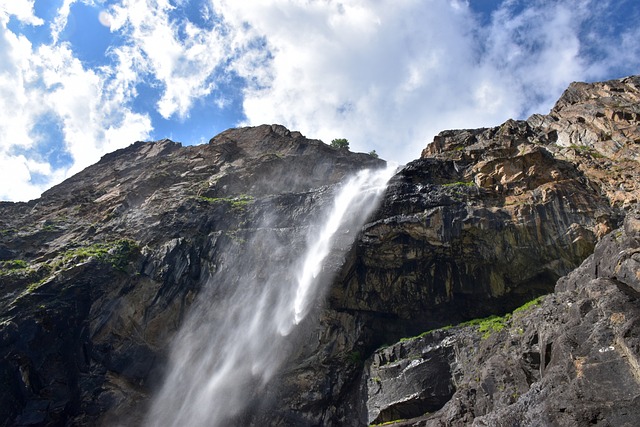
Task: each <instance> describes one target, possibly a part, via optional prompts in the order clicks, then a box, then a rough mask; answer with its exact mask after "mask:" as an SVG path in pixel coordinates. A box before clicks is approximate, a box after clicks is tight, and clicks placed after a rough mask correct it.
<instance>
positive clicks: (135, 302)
mask: <svg viewBox="0 0 640 427" xmlns="http://www.w3.org/2000/svg"><path fill="white" fill-rule="evenodd" d="M639 93H640V78H639V77H629V78H625V79H621V80H615V81H610V82H603V83H594V84H582V83H576V84H573V85H572V86H571V87H570V88H569V89H568V90H567V91H566V92H565V94H564V95H563V96H562V97H561V99H560V100H559V101H558V103H557V104H556V106H555V107H554V108H553V110H552V111H551V112H550V114H548V115H544V116H543V115H534V116H532V117H530V118H529V119H528V120H526V121H515V120H510V121H507V122H506V123H504V124H503V125H502V126H499V127H495V128H486V129H476V130H459V131H445V132H443V133H441V134H440V135H438V136H437V137H436V138H435V140H434V141H433V143H431V144H430V145H429V146H428V147H427V148H426V149H425V151H424V152H423V155H422V157H421V158H420V159H417V160H415V161H414V162H411V163H410V164H408V165H407V166H406V167H404V168H403V169H402V170H401V171H400V172H398V174H397V175H396V176H395V177H394V178H392V180H391V182H390V185H389V188H388V190H387V194H386V196H385V198H384V200H383V202H382V204H381V206H380V208H379V209H378V210H377V211H376V213H375V214H374V216H373V217H372V218H371V220H370V221H369V223H368V224H367V225H365V227H364V228H363V230H360V231H357V230H355V231H354V232H359V233H360V237H359V238H358V240H357V242H356V244H355V245H354V246H353V247H352V248H351V250H350V251H349V252H348V254H347V256H346V257H345V258H344V259H343V258H340V257H330V259H329V263H328V266H327V269H328V270H332V271H333V270H336V271H339V274H338V276H337V278H336V279H335V280H334V282H333V286H332V287H331V290H330V293H329V295H328V296H327V301H326V304H325V305H324V306H322V307H320V306H319V307H317V308H316V309H315V311H313V312H312V313H311V315H310V316H309V319H308V321H306V322H305V323H304V324H303V325H302V326H301V332H300V335H299V337H298V338H296V339H297V341H296V351H295V352H294V354H293V355H292V356H291V358H290V360H288V361H287V363H286V369H285V371H284V372H283V373H282V375H281V378H279V381H277V382H275V383H274V384H273V385H269V386H267V387H266V388H265V389H263V390H261V397H260V399H255V401H252V402H250V406H249V410H248V411H247V413H246V414H242V415H241V416H240V417H239V418H238V421H237V425H281V426H291V425H327V426H330V425H334V426H361V425H368V424H370V423H387V422H392V421H397V420H399V419H404V421H397V422H396V423H395V425H429V426H431V425H434V426H435V425H471V424H474V425H479V426H481V425H539V424H540V423H543V424H549V425H584V424H588V423H593V424H595V425H638V424H640V422H639V420H637V418H634V417H636V415H635V412H634V410H633V408H634V405H637V396H638V395H640V393H639V392H638V389H637V387H638V385H637V384H638V378H640V376H639V374H638V372H639V371H640V370H639V368H638V366H640V364H639V362H638V348H640V347H639V345H638V343H637V342H636V341H637V337H638V331H637V330H636V329H637V318H638V315H639V313H638V312H637V310H638V302H637V299H636V298H637V296H638V295H639V294H640V282H639V281H638V263H639V262H640V258H638V224H639V223H640V219H638V214H637V211H635V210H633V208H634V206H635V205H636V203H637V201H638V198H637V191H638V189H637V185H638V184H637V183H638V182H640V181H639V180H638V178H639V177H638V171H639V169H638V166H637V163H638V149H639V147H640V130H639V129H638V126H639V115H638V113H639V112H640V111H639V110H638V108H640V107H638V99H639V97H640V95H639ZM383 165H384V162H383V161H381V160H378V159H375V158H372V157H370V156H368V155H366V154H357V153H349V152H348V151H346V150H336V149H332V148H330V147H328V146H326V145H325V144H323V143H322V142H320V141H317V140H310V139H307V138H305V137H304V136H302V135H301V134H300V133H299V132H291V131H289V130H287V129H286V128H284V127H282V126H278V125H273V126H267V125H265V126H259V127H255V128H242V129H231V130H228V131H226V132H223V133H222V134H220V135H218V136H216V137H215V138H213V139H212V140H211V141H210V143H209V144H207V145H202V146H191V147H182V146H181V145H180V144H177V143H175V142H172V141H169V140H163V141H157V142H153V143H142V142H138V143H135V144H133V145H132V146H130V147H128V148H126V149H123V150H118V151H116V152H114V153H111V154H109V155H107V156H105V157H104V158H103V159H102V160H101V161H100V162H99V163H97V164H96V165H93V166H91V167H89V168H87V169H86V170H84V171H82V172H80V173H79V174H77V175H75V176H74V177H72V178H70V179H68V180H66V181H65V182H64V183H62V184H60V185H59V186H56V187H54V188H52V189H51V190H49V191H47V192H46V193H45V194H43V196H42V197H41V198H40V199H38V200H34V201H31V202H28V203H0V262H1V263H2V264H1V266H2V269H1V270H0V289H1V292H0V316H1V318H0V381H2V384H4V385H5V388H4V390H3V392H2V393H0V425H5V426H9V425H20V426H26V425H32V426H37V425H47V426H53V425H117V424H123V425H127V424H128V425H138V424H139V423H140V417H142V415H143V414H144V411H145V408H146V404H147V401H148V398H149V395H150V393H151V392H152V391H153V390H155V389H157V386H158V382H159V381H160V380H161V378H162V370H163V367H164V366H165V358H166V357H167V349H168V345H169V342H170V340H171V337H172V336H173V335H174V333H175V331H176V330H177V329H178V327H179V326H180V323H181V321H182V320H183V318H184V314H185V312H186V311H187V310H188V308H189V306H190V305H191V304H192V302H193V301H194V299H195V298H196V296H197V295H198V293H199V291H200V289H201V287H202V285H203V284H204V283H206V282H207V281H208V280H210V279H211V277H213V275H214V273H216V272H220V271H225V268H226V269H228V265H229V263H227V262H226V261H227V260H228V258H226V257H231V258H233V257H243V256H249V254H251V253H254V254H256V255H259V253H260V251H261V250H264V251H267V250H269V248H259V247H252V246H251V236H252V235H254V234H255V233H267V234H269V235H272V236H276V237H277V238H278V239H282V241H284V242H288V243H289V244H290V245H291V247H293V248H296V247H302V245H303V244H304V242H302V241H298V240H296V239H293V238H292V237H291V236H292V235H294V233H292V232H291V231H292V230H298V229H299V228H300V227H304V226H305V225H304V224H306V223H307V220H308V219H310V218H317V217H318V216H319V215H321V212H322V210H321V209H320V207H322V206H323V205H326V204H327V203H329V200H330V199H331V197H332V194H333V191H334V189H335V185H336V184H337V183H338V182H340V180H342V179H343V178H344V177H345V176H347V175H348V174H350V173H353V172H355V171H357V170H359V169H362V168H367V167H382V166H383ZM629 212H631V213H629ZM623 219H624V221H625V222H624V225H623V226H622V228H618V227H620V226H621V225H622V221H623ZM297 234H298V235H300V233H297ZM274 238H275V237H274ZM594 249H595V251H594ZM223 254H224V256H223ZM585 259H586V260H587V261H585V262H584V263H583V261H584V260H585ZM581 263H583V264H582V266H580V265H581ZM578 266H580V267H579V268H578V269H576V267H578ZM574 269H576V270H574ZM559 279H560V280H559ZM554 290H555V292H554ZM549 293H551V294H550V295H548V296H547V297H545V298H544V300H542V301H541V302H539V303H537V304H532V305H531V306H529V307H526V308H525V309H522V310H518V311H516V312H513V314H511V315H509V316H506V317H496V318H493V319H491V320H484V321H474V320H472V319H476V318H483V317H486V316H489V315H496V316H505V314H507V313H511V312H512V311H513V310H514V309H516V308H517V307H519V306H521V305H522V304H523V303H525V302H527V301H530V300H532V299H533V298H535V297H537V296H540V295H544V294H549ZM224 294H225V289H219V293H218V294H217V295H219V296H220V297H221V298H222V297H224ZM470 321H471V323H467V324H466V325H465V324H464V323H463V322H470ZM447 325H452V327H450V328H447V329H439V330H437V331H435V332H431V333H427V334H423V335H422V336H420V337H417V338H414V339H407V340H402V341H400V338H401V337H406V336H413V335H418V334H420V333H422V332H423V331H426V330H430V329H437V328H442V327H443V326H447ZM382 345H387V347H386V348H383V349H380V350H376V349H378V348H379V347H380V346H382ZM636 412H637V411H636ZM536 423H537V424H536Z"/></svg>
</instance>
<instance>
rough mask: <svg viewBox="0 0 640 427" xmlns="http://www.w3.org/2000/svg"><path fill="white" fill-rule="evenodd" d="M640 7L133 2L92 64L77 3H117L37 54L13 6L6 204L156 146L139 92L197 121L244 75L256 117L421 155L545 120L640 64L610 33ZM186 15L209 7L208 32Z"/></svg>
mask: <svg viewBox="0 0 640 427" xmlns="http://www.w3.org/2000/svg"><path fill="white" fill-rule="evenodd" d="M632 1H635V0H622V2H618V3H616V2H613V1H612V0H609V1H606V0H601V1H595V0H585V1H582V2H573V1H570V0H532V1H527V2H525V1H523V0H522V1H520V0H518V1H516V0H505V1H504V2H503V3H502V5H501V6H500V7H499V8H498V9H497V10H496V11H495V12H494V13H493V16H492V18H491V20H490V23H489V25H486V26H484V27H483V26H481V20H480V19H479V18H478V16H476V15H474V14H473V12H472V11H471V9H470V7H469V4H470V3H469V2H467V1H462V0H430V1H428V2H425V1H424V0H405V1H402V2H397V1H392V0H376V1H369V0H343V1H337V0H260V1H257V0H251V1H235V0H200V1H199V2H196V1H186V0H184V1H183V0H180V1H169V0H119V1H115V2H109V3H110V6H108V8H106V9H103V10H102V11H101V13H100V17H101V18H100V19H101V21H100V22H101V23H102V25H104V26H107V27H108V28H109V29H110V31H111V32H113V33H117V35H118V37H117V40H118V41H120V42H121V41H123V40H124V42H122V43H120V44H119V45H116V46H111V47H110V48H109V50H108V53H107V54H108V56H109V59H110V60H111V61H110V62H109V65H104V66H100V67H97V68H93V69H92V68H89V67H88V65H87V64H85V63H82V62H81V61H80V60H79V59H78V57H77V56H76V54H75V53H74V50H73V46H71V45H69V44H67V43H63V42H59V40H58V35H59V34H61V32H62V31H63V30H64V28H65V25H66V22H67V19H68V18H69V16H70V13H73V7H72V5H73V4H74V3H76V2H82V3H84V4H86V5H92V6H94V7H98V6H100V7H103V6H104V7H107V6H106V4H107V2H104V1H101V0H63V1H62V2H61V6H60V7H59V9H58V11H57V14H56V17H55V18H54V19H53V21H52V22H48V23H47V24H48V25H49V28H48V30H49V31H50V34H51V36H52V40H53V41H52V42H50V44H40V45H36V46H35V47H34V46H32V45H31V43H30V42H29V40H28V39H27V38H26V37H25V36H23V35H19V34H14V33H13V32H12V30H10V29H9V28H8V23H9V20H10V19H17V20H19V21H21V22H22V23H23V24H28V25H42V24H43V23H44V22H43V20H42V19H40V18H39V17H37V16H36V15H35V12H34V2H33V1H29V0H0V164H2V165H7V164H8V163H9V162H11V161H13V162H15V165H14V167H15V173H12V174H11V175H12V178H11V182H7V183H6V184H4V183H3V185H6V187H7V188H8V187H11V188H12V190H6V189H0V198H11V199H16V198H20V199H24V198H26V197H32V195H33V194H36V193H37V192H39V191H40V190H42V189H44V188H46V187H48V186H50V185H52V184H53V183H55V182H58V181H59V180H60V179H62V178H63V177H65V176H68V174H70V173H73V172H76V171H78V170H80V169H82V168H84V167H86V166H87V165H89V164H90V163H92V162H95V161H96V160H97V159H98V158H99V156H101V155H103V154H104V153H106V152H108V151H112V150H114V149H116V148H119V147H122V146H125V145H128V144H129V143H131V142H133V141H134V140H138V139H146V138H148V136H149V134H150V132H151V130H152V123H151V119H150V116H149V115H148V114H146V113H139V112H135V111H133V109H132V104H133V102H134V100H135V99H136V98H137V97H138V87H139V86H140V85H145V86H147V87H151V88H152V91H157V92H156V93H159V95H158V98H157V99H155V100H153V102H155V103H156V104H155V107H156V110H157V112H158V113H159V114H160V115H161V116H162V117H163V118H165V119H178V120H180V121H186V120H188V119H189V114H190V112H191V111H192V109H193V108H194V107H195V106H197V107H198V108H202V105H203V103H202V102H199V101H201V100H202V99H204V98H207V99H209V100H211V101H212V103H213V104H214V105H217V108H220V109H222V108H225V107H226V106H229V105H232V103H234V102H235V100H237V95H234V94H228V93H221V92H220V89H219V87H218V85H221V86H224V84H226V83H228V82H229V81H230V80H229V79H231V78H232V77H230V76H232V75H233V73H235V75H238V76H240V77H241V78H243V79H244V80H245V83H246V86H245V87H244V88H243V92H242V96H243V108H244V113H245V115H246V124H261V123H282V124H284V125H286V126H288V127H289V128H291V129H295V130H300V131H302V132H303V133H305V134H306V135H308V136H310V137H314V138H321V139H323V140H325V141H329V140H331V139H333V138H335V137H346V138H348V139H349V140H350V141H351V147H352V149H353V150H355V151H370V150H372V149H375V150H376V151H377V152H378V153H379V154H380V155H381V156H382V157H383V158H387V159H392V160H399V161H408V160H411V159H413V158H415V157H417V156H418V155H419V153H420V150H421V149H422V148H424V147H425V146H426V144H427V143H428V142H429V141H431V139H432V138H433V136H434V135H435V134H436V133H437V132H439V131H441V130H443V129H450V128H460V127H479V126H491V125H497V124H499V123H501V122H502V121H504V120H506V119H507V118H510V117H516V118H519V117H525V116H526V115H528V114H530V113H533V112H542V113H544V112H546V111H545V110H548V108H550V107H551V105H552V103H553V101H554V100H555V99H556V98H557V97H558V96H559V95H560V93H561V92H562V90H563V89H564V88H565V87H566V86H567V85H568V84H569V83H570V82H571V81H573V80H585V79H586V80H596V79H601V78H609V77H611V75H612V73H618V72H625V71H626V72H628V73H631V72H633V71H634V70H637V69H638V66H640V45H639V44H638V43H637V40H638V38H639V36H640V29H638V28H637V27H635V26H631V27H629V28H622V30H620V28H618V27H620V25H618V27H616V28H617V29H615V31H614V30H612V29H611V28H613V27H615V25H617V24H615V20H614V19H613V18H614V17H615V16H616V15H615V14H613V12H612V10H613V9H612V7H613V6H612V5H614V4H615V5H616V7H625V6H624V5H625V4H626V5H627V7H628V5H629V4H631V3H630V2H632ZM620 4H623V6H620ZM183 7H197V8H198V10H197V11H196V12H197V13H196V14H195V15H194V14H192V15H191V16H198V18H196V19H194V21H198V20H200V21H198V22H199V24H196V23H193V22H189V21H188V20H187V19H185V13H184V10H182V9H181V8H183ZM636 9H637V8H636ZM616 13H619V11H618V12H616ZM203 22H204V24H203ZM612 22H613V24H612ZM199 25H202V26H199ZM612 26H613V27H612ZM12 28H13V27H12ZM620 31H622V33H620ZM618 77H621V76H618ZM234 82H235V81H234ZM234 84H235V83H234ZM210 95H211V96H210ZM145 96H146V95H145ZM147 101H148V100H145V103H147ZM43 118H47V120H54V121H56V122H57V125H58V126H59V131H60V133H61V134H62V137H63V141H62V142H61V144H62V148H61V149H62V150H66V152H67V153H68V155H69V156H71V158H72V164H71V165H67V166H64V167H63V168H61V169H56V168H55V167H51V166H50V165H49V167H48V168H47V165H48V162H47V160H46V158H45V157H43V156H46V154H42V155H38V154H37V153H38V152H40V151H42V150H40V151H38V150H39V148H41V147H43V144H44V143H45V141H44V140H45V138H46V136H45V135H43V134H42V129H38V128H37V125H38V123H40V122H41V121H42V120H43ZM230 125H232V124H230ZM208 136H210V135H208ZM34 153H35V154H34ZM6 168H8V169H6V170H10V169H9V166H6ZM2 170H5V167H4V166H3V167H2ZM11 170H13V169H11ZM34 176H35V177H37V179H33V178H34ZM16 189H20V190H19V191H18V190H16ZM19 194H23V195H24V196H20V195H19ZM27 195H28V196H27Z"/></svg>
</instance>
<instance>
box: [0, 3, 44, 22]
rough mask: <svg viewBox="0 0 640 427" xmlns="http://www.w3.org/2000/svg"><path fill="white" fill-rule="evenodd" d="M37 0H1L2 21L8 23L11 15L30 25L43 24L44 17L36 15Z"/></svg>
mask: <svg viewBox="0 0 640 427" xmlns="http://www.w3.org/2000/svg"><path fill="white" fill-rule="evenodd" d="M34 2H35V0H0V21H1V22H4V23H6V22H7V21H8V19H9V17H10V16H14V17H15V18H16V19H18V20H19V21H21V22H24V23H25V24H30V25H42V24H43V23H44V22H43V21H42V19H40V18H38V17H37V16H35V13H34V10H33V4H34Z"/></svg>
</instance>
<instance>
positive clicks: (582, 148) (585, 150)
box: [569, 144, 606, 159]
mask: <svg viewBox="0 0 640 427" xmlns="http://www.w3.org/2000/svg"><path fill="white" fill-rule="evenodd" d="M569 148H572V149H573V150H575V151H577V152H578V153H580V154H582V155H585V156H589V157H591V158H593V159H603V158H606V156H604V155H602V154H601V153H600V152H599V151H597V150H596V149H595V148H592V147H589V146H588V145H576V144H571V145H570V146H569Z"/></svg>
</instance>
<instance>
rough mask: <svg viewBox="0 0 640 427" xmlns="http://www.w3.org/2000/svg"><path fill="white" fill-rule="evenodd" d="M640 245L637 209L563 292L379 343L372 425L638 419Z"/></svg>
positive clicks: (366, 379) (367, 383)
mask: <svg viewBox="0 0 640 427" xmlns="http://www.w3.org/2000/svg"><path fill="white" fill-rule="evenodd" d="M639 251H640V212H639V211H638V210H633V211H632V212H630V213H629V215H628V216H627V218H626V220H625V223H624V227H622V228H620V229H618V230H616V231H614V232H613V233H611V234H609V235H607V236H606V237H604V238H603V239H602V240H601V241H600V243H599V244H598V245H597V246H596V249H595V253H594V254H593V255H591V256H590V257H589V258H587V260H586V261H585V262H584V263H583V264H582V265H581V266H580V267H579V268H578V269H576V270H574V271H573V272H572V273H571V274H569V275H568V276H565V277H563V278H562V279H561V280H559V281H558V284H557V286H556V290H555V293H553V294H551V295H548V296H546V297H544V298H543V299H539V300H536V301H534V302H533V303H531V304H528V305H525V306H523V307H522V308H520V309H517V310H516V311H514V312H513V313H512V314H509V315H506V316H504V317H500V318H498V317H493V318H490V319H484V320H481V321H477V322H471V323H472V324H468V325H462V326H457V327H454V328H451V329H446V330H437V331H434V332H430V333H427V334H425V335H424V336H421V337H416V338H413V339H408V340H405V341H403V342H400V343H398V344H395V345H394V346H392V347H389V348H385V349H382V350H378V351H377V352H376V353H374V355H373V357H372V358H371V359H370V360H369V361H368V362H367V366H366V368H365V371H364V375H363V388H362V393H363V400H364V401H366V402H367V404H366V408H367V413H366V415H367V417H368V420H369V422H374V423H379V422H387V421H392V420H399V419H404V421H401V422H400V421H399V422H397V423H394V424H395V425H406V426H409V425H410V426H442V425H448V426H449V425H451V426H458V425H459V426H464V425H474V426H513V425H522V426H529V425H557V426H575V425H578V426H581V425H616V426H634V425H638V423H640V414H639V413H638V411H637V405H638V403H639V399H640V369H639V368H640V366H639V365H638V360H639V359H640V346H639V341H638V337H639V336H640V305H639V304H638V301H639V299H638V297H639V296H640V293H638V291H637V289H638V286H639V285H640V279H639V277H638V272H639V271H640V268H639V267H640V265H639V262H640V258H639V257H638V253H639ZM631 272H632V273H631ZM630 273H631V274H630ZM435 367H439V368H437V369H436V368H435ZM454 390H455V393H454ZM434 404H435V406H436V410H434V409H433V407H434ZM428 412H431V413H428Z"/></svg>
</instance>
